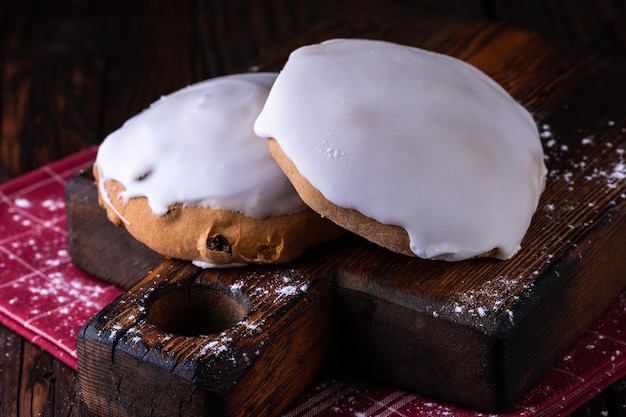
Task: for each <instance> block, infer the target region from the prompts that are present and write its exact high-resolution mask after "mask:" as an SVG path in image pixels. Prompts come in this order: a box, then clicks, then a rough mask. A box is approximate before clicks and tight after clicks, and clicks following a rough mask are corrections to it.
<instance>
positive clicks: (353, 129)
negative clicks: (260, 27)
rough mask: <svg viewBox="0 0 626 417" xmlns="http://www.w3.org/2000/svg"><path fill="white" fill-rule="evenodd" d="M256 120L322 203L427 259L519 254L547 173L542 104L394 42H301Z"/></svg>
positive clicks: (300, 185)
mask: <svg viewBox="0 0 626 417" xmlns="http://www.w3.org/2000/svg"><path fill="white" fill-rule="evenodd" d="M255 131H256V133H257V134H258V135H259V136H261V137H265V138H268V140H269V143H270V150H271V153H272V155H273V156H274V158H275V159H276V161H277V162H278V164H279V166H280V167H281V168H282V169H283V171H284V172H285V173H286V174H287V176H288V177H289V179H290V180H291V182H292V183H293V184H294V186H295V188H296V189H297V191H298V193H299V194H300V196H301V197H302V199H303V200H304V201H305V202H306V203H307V204H308V205H309V206H310V207H311V208H313V209H314V210H315V211H317V212H318V213H320V214H321V215H322V216H324V217H328V218H330V219H332V220H333V221H334V222H336V223H337V224H339V225H341V226H342V227H344V228H346V229H348V230H351V231H353V232H355V233H357V234H359V235H362V236H364V237H365V238H367V239H369V240H371V241H373V242H376V243H378V244H380V245H382V246H384V247H386V248H388V249H390V250H393V251H396V252H399V253H403V254H406V255H411V256H419V257H422V258H430V259H443V260H448V261H458V260H462V259H468V258H473V257H477V256H492V257H496V258H500V259H506V258H509V257H511V256H512V255H513V254H515V253H516V252H517V251H518V249H519V248H520V243H521V241H522V238H523V237H524V235H525V233H526V231H527V229H528V227H529V224H530V222H531V218H532V216H533V213H534V212H535V210H536V208H537V204H538V200H539V197H540V195H541V192H542V191H543V187H544V181H545V176H546V168H545V165H544V161H543V158H544V157H543V149H542V146H541V142H540V139H539V135H538V132H537V127H536V124H535V122H534V120H533V118H532V116H531V115H530V114H529V113H528V111H526V110H525V109H524V108H523V107H522V106H521V105H519V104H518V103H517V102H516V101H515V100H514V99H513V98H512V97H511V96H510V95H509V94H508V93H507V92H506V91H505V90H504V89H503V88H502V87H501V86H500V85H498V84H497V83H496V82H495V81H493V80H492V79H491V78H489V77H488V76H486V75H485V74H484V73H482V72H481V71H479V70H478V69H476V68H474V67H473V66H471V65H469V64H467V63H465V62H462V61H460V60H458V59H455V58H452V57H448V56H444V55H440V54H437V53H433V52H429V51H425V50H422V49H418V48H414V47H409V46H403V45H397V44H392V43H387V42H382V41H372V40H361V39H350V40H349V39H338V40H331V41H327V42H324V43H321V44H317V45H310V46H305V47H302V48H300V49H298V50H296V51H294V52H293V53H292V54H291V55H290V57H289V60H288V62H287V63H286V65H285V67H284V68H283V70H282V71H281V73H280V75H279V76H278V78H277V80H276V82H275V84H274V86H273V88H272V91H271V93H270V95H269V97H268V99H267V102H266V104H265V106H264V108H263V110H262V112H261V114H260V115H259V117H258V119H257V121H256V123H255Z"/></svg>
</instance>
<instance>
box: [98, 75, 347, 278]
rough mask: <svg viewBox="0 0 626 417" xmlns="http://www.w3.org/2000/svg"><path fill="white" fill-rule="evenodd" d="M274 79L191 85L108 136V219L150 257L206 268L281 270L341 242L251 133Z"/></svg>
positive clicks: (101, 173) (104, 161) (103, 193)
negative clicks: (310, 250)
mask: <svg viewBox="0 0 626 417" xmlns="http://www.w3.org/2000/svg"><path fill="white" fill-rule="evenodd" d="M275 78H276V74H272V73H257V74H239V75H232V76H226V77H220V78H214V79H211V80H207V81H203V82H200V83H198V84H194V85H192V86H189V87H187V88H184V89H182V90H179V91H177V92H174V93H173V94H170V95H168V96H165V97H162V98H161V99H160V100H158V101H156V102H155V103H153V104H152V105H151V106H150V107H149V108H148V109H146V110H144V111H143V112H142V113H140V114H138V115H136V116H135V117H133V118H131V119H130V120H128V121H127V122H126V123H125V124H124V125H123V126H122V127H121V128H120V129H119V130H117V131H115V132H113V133H111V134H110V135H109V136H108V137H107V138H106V139H105V140H104V142H103V143H102V145H101V147H100V148H99V150H98V155H97V158H96V163H95V164H94V174H95V176H96V181H97V184H98V191H99V201H100V204H101V205H102V206H103V207H104V208H105V209H106V211H107V215H108V218H109V219H110V220H111V221H112V222H114V223H116V224H118V225H121V226H124V227H126V229H128V231H129V232H130V233H131V235H133V236H134V237H135V238H136V239H137V240H139V241H141V242H143V243H144V244H146V245H147V246H148V247H150V248H152V249H153V250H155V251H157V252H159V253H161V254H163V255H166V256H169V257H173V258H179V259H187V260H192V261H195V262H196V264H198V265H201V266H205V267H210V266H230V265H239V264H247V263H279V262H287V261H290V260H292V259H294V258H295V257H297V256H299V255H300V254H301V253H302V252H303V251H304V250H305V249H306V248H307V247H309V246H311V245H314V244H316V243H319V242H323V241H326V240H329V239H331V238H333V237H336V236H337V235H338V234H340V233H341V232H342V230H341V229H340V228H338V227H337V226H336V225H335V224H333V223H332V222H330V221H328V220H324V219H322V218H321V217H320V216H319V215H318V214H317V213H315V212H314V211H312V210H311V209H309V208H308V207H307V206H306V205H305V204H304V203H303V202H302V200H301V199H300V197H299V196H298V194H297V193H296V191H295V190H294V188H293V186H292V185H291V183H290V182H289V181H288V179H287V178H286V177H285V175H284V174H283V172H282V171H281V170H280V169H279V168H278V166H277V165H276V163H275V162H274V160H273V159H272V158H271V157H270V155H269V151H268V146H267V142H266V141H265V140H263V139H261V138H259V137H257V136H256V135H255V134H254V132H253V124H254V120H255V118H256V117H257V115H258V114H259V112H260V110H261V108H262V106H263V104H264V102H265V99H266V98H267V94H268V92H269V90H270V87H271V86H272V83H273V82H274V80H275Z"/></svg>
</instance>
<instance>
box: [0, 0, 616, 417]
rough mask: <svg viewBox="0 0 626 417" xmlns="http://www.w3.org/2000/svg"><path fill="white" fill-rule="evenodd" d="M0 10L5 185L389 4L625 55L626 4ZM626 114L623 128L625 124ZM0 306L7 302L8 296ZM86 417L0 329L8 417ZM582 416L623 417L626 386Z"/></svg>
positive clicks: (21, 343)
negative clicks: (170, 95) (140, 116)
mask: <svg viewBox="0 0 626 417" xmlns="http://www.w3.org/2000/svg"><path fill="white" fill-rule="evenodd" d="M579 3H582V2H567V1H565V0H563V1H553V0H548V1H546V0H527V1H524V2H516V3H513V2H511V1H509V0H447V1H438V0H414V1H410V0H404V1H396V2H386V3H383V2H379V1H366V0H362V1H356V0H351V1H335V0H317V1H301V0H258V1H254V2H252V1H246V0H230V1H220V0H213V1H201V0H186V1H177V2H168V1H147V0H146V1H140V0H137V1H126V0H124V1H122V0H108V1H100V0H95V1H88V0H55V1H19V0H3V1H2V2H0V80H1V81H0V94H1V96H2V101H1V102H0V112H1V116H2V117H1V118H0V183H1V182H4V181H7V180H9V179H11V178H14V177H17V176H19V175H21V174H24V173H26V172H28V171H30V170H32V169H35V168H37V167H40V166H42V165H44V164H46V163H49V162H51V161H54V160H57V159H59V158H61V157H64V156H67V155H70V154H72V153H75V152H77V151H79V150H81V149H85V148H87V147H90V146H92V145H95V144H97V143H99V141H100V140H101V139H102V138H103V137H104V136H106V134H108V133H109V132H111V131H112V130H114V129H116V128H117V127H119V126H120V125H121V124H122V123H123V122H124V121H125V120H126V119H127V118H128V117H129V116H131V115H133V114H135V113H137V112H138V111H140V110H141V109H143V108H144V107H146V106H147V105H148V104H149V103H150V102H152V101H154V100H155V99H156V98H158V97H159V96H160V95H162V94H164V93H167V92H171V91H173V90H175V89H178V88H180V87H182V86H184V85H187V84H190V83H193V82H196V81H199V80H202V79H206V78H210V77H214V76H218V75H222V74H227V73H234V72H241V71H246V70H249V69H251V68H253V67H254V66H256V65H257V64H258V63H259V62H263V61H268V60H269V61H271V59H272V56H275V55H276V54H277V53H278V51H279V50H281V49H282V50H284V48H285V47H286V46H294V47H295V46H297V45H299V42H298V37H299V36H300V34H302V33H305V32H307V33H311V32H315V33H318V34H323V33H324V31H325V28H326V27H328V25H331V24H332V22H333V21H334V19H336V17H337V16H344V18H345V16H350V15H354V16H355V17H358V16H364V15H367V14H370V15H375V14H376V13H377V11H378V10H380V8H382V7H390V5H393V6H394V7H398V6H401V7H408V8H412V9H415V10H418V11H419V12H422V11H423V12H424V13H441V14H457V15H462V16H465V17H467V18H468V19H475V20H489V21H501V22H504V23H506V24H511V25H515V26H519V27H522V28H524V29H527V30H531V31H535V32H539V33H540V34H542V35H543V36H545V37H547V38H551V39H555V40H557V41H559V42H564V43H568V44H572V45H576V46H580V47H585V48H591V49H593V50H597V51H601V52H602V53H606V54H615V55H622V56H623V55H624V54H626V24H624V21H626V20H625V19H626V2H625V1H623V0H597V1H594V2H585V3H586V4H582V5H581V4H579ZM624 114H625V117H626V113H624ZM0 296H2V294H0ZM39 415H43V416H85V415H88V411H87V410H86V408H85V406H84V404H83V403H82V401H81V398H80V390H79V386H78V383H77V378H76V373H75V372H74V371H73V370H72V369H70V368H69V367H67V366H66V365H64V364H63V363H61V362H60V361H58V360H56V359H55V358H54V357H52V356H51V355H50V354H48V353H47V352H45V351H43V350H42V349H40V348H39V347H38V346H36V345H33V344H32V343H30V342H28V341H26V340H25V339H23V338H22V337H20V336H18V335H17V334H15V333H13V332H12V331H10V330H8V329H7V328H5V327H3V326H0V416H39ZM572 415H573V416H626V378H623V379H621V380H620V381H618V382H616V383H615V384H613V385H612V386H611V387H609V388H607V389H606V390H605V391H603V392H602V393H601V394H599V395H597V396H596V397H595V398H594V399H593V400H592V401H590V402H589V403H587V404H585V405H584V406H582V407H581V408H580V409H579V410H577V411H576V412H575V413H573V414H572Z"/></svg>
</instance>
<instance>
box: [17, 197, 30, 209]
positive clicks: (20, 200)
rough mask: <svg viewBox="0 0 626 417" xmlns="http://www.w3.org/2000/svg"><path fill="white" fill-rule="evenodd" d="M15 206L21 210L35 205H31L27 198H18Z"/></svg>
mask: <svg viewBox="0 0 626 417" xmlns="http://www.w3.org/2000/svg"><path fill="white" fill-rule="evenodd" d="M15 205H16V206H18V207H20V208H29V207H31V206H32V205H33V203H31V202H30V200H28V199H26V198H16V199H15Z"/></svg>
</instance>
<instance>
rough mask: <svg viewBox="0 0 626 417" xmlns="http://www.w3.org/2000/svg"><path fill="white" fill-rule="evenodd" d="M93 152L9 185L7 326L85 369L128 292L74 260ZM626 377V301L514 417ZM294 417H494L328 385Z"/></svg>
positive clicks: (565, 408)
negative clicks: (94, 332)
mask: <svg viewBox="0 0 626 417" xmlns="http://www.w3.org/2000/svg"><path fill="white" fill-rule="evenodd" d="M95 152H96V150H95V149H90V150H87V151H84V152H81V153H78V154H76V155H73V156H71V157H69V158H66V159H63V160H61V161H58V162H56V163H54V164H51V165H49V166H46V167H43V168H41V169H38V170H36V171H34V172H32V173H30V174H27V175H24V176H22V177H19V178H17V179H15V180H13V181H10V182H7V183H5V184H2V185H0V322H1V323H3V324H4V325H6V326H8V327H9V328H11V329H13V330H14V331H15V332H17V333H19V334H21V335H23V336H24V337H26V338H27V339H29V340H31V341H33V342H34V343H36V344H37V345H39V346H41V347H42V348H44V349H46V350H47V351H49V352H51V353H52V354H53V355H54V356H56V357H57V358H59V359H60V360H61V361H63V362H65V363H66V364H68V365H69V366H71V367H73V368H76V335H77V333H78V331H79V330H80V328H81V327H82V326H83V325H84V324H85V323H86V322H87V321H88V320H89V319H90V318H91V317H92V316H93V315H94V314H96V313H97V312H98V311H99V310H100V309H102V308H103V307H104V306H105V305H107V304H108V303H110V302H111V301H112V300H113V299H114V298H115V297H116V296H117V295H118V294H120V292H121V289H120V288H118V287H116V286H114V285H110V284H107V283H105V282H103V281H100V280H98V279H97V278H95V277H92V276H90V275H88V274H86V273H84V272H82V271H80V270H78V269H76V268H74V267H73V266H72V264H71V261H70V257H69V248H68V239H67V223H66V214H65V186H66V185H67V181H68V180H69V179H70V178H71V177H72V176H74V175H75V174H76V173H77V172H79V171H80V170H81V169H82V168H84V167H87V166H89V165H90V164H91V163H92V162H93V159H94V157H95ZM624 375H626V292H624V293H622V295H621V297H620V298H619V299H618V300H617V301H616V302H615V303H614V304H613V305H612V306H611V307H609V309H607V311H606V312H604V314H603V315H602V317H600V319H598V321H597V322H596V323H595V324H594V325H593V326H592V327H591V328H590V329H588V330H587V331H586V332H585V333H584V334H583V335H582V337H581V338H580V340H579V341H578V342H577V343H576V345H575V346H574V347H573V348H572V349H571V350H570V351H569V352H567V353H566V354H565V355H564V356H563V358H562V359H561V360H560V361H559V362H558V363H556V364H555V365H554V366H553V367H552V368H551V370H550V371H549V372H548V374H547V375H546V376H545V377H544V378H543V379H542V380H541V381H540V383H539V384H538V385H537V386H536V387H535V388H534V389H533V390H532V391H531V392H530V393H529V394H528V395H527V396H526V397H525V398H523V399H522V400H521V401H520V403H519V404H518V405H517V406H516V407H515V408H514V410H513V411H511V412H510V413H508V414H506V416H511V417H512V416H553V415H564V414H567V413H569V412H570V411H573V410H574V409H576V408H577V407H579V406H580V405H582V404H584V403H585V402H587V401H589V400H590V399H591V398H592V397H593V396H595V395H596V394H598V393H599V392H600V391H602V390H603V389H604V388H606V387H607V386H609V385H610V384H612V383H613V382H615V381H616V380H617V379H619V378H621V377H622V376H624ZM285 416H287V417H300V416H301V417H313V416H320V417H321V416H325V417H327V416H336V417H344V416H345V417H348V416H350V417H369V416H388V417H418V416H460V417H478V416H488V414H485V413H480V412H476V411H472V410H467V409H463V408H459V407H455V406H452V405H449V404H445V403H443V402H439V401H435V400H432V399H429V398H424V397H420V396H418V395H414V394H411V393H407V392H404V391H401V390H397V389H395V388H393V387H388V386H384V385H379V384H376V383H373V382H371V381H365V380H360V379H356V378H351V377H347V376H326V377H324V378H322V379H321V380H320V381H319V383H318V384H317V385H316V386H314V387H312V388H311V389H310V390H309V391H308V392H307V393H305V394H304V395H303V396H302V398H300V399H299V400H298V401H297V402H296V404H294V406H293V408H292V409H291V410H290V411H288V412H287V413H285Z"/></svg>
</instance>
